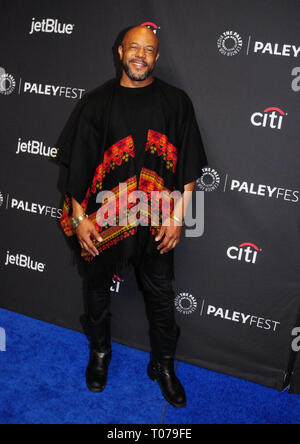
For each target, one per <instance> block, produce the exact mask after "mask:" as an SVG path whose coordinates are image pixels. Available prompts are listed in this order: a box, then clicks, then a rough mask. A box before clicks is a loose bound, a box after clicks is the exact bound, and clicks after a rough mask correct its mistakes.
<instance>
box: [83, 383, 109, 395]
mask: <svg viewBox="0 0 300 444" xmlns="http://www.w3.org/2000/svg"><path fill="white" fill-rule="evenodd" d="M86 385H87V388H88V389H89V391H90V392H92V393H101V392H103V390H104V389H105V386H104V387H101V388H99V389H95V388H93V387H91V386H90V385H89V384H88V383H86Z"/></svg>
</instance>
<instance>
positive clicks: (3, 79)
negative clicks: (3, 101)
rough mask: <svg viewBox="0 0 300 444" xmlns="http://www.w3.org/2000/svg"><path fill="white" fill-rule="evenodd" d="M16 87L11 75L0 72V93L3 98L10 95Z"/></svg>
mask: <svg viewBox="0 0 300 444" xmlns="http://www.w3.org/2000/svg"><path fill="white" fill-rule="evenodd" d="M15 87H16V81H15V79H14V77H13V76H12V75H11V74H7V73H5V72H4V73H3V72H2V73H1V71H0V93H1V94H4V95H5V96H7V95H9V94H11V93H12V92H13V90H14V89H15Z"/></svg>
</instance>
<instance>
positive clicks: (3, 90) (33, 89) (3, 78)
mask: <svg viewBox="0 0 300 444" xmlns="http://www.w3.org/2000/svg"><path fill="white" fill-rule="evenodd" d="M18 84H19V87H18V91H19V94H21V93H24V94H41V95H44V96H52V97H64V98H66V99H77V98H79V99H81V98H82V96H83V94H84V92H85V89H83V88H74V87H72V86H64V85H50V84H43V83H35V82H27V81H24V80H23V79H22V78H19V80H18ZM15 87H16V80H15V78H14V77H13V76H12V75H11V74H7V73H6V72H5V69H4V68H3V67H0V94H4V95H6V96H7V95H9V94H11V93H12V92H13V91H14V90H15Z"/></svg>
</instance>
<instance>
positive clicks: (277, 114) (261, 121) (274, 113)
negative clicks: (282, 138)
mask: <svg viewBox="0 0 300 444" xmlns="http://www.w3.org/2000/svg"><path fill="white" fill-rule="evenodd" d="M284 116H287V113H285V112H284V111H282V109H280V108H277V107H275V106H272V107H270V108H266V109H264V111H263V112H256V113H253V114H252V116H251V123H252V125H254V126H262V127H264V128H266V127H269V128H272V129H278V130H280V129H281V128H282V122H283V118H284Z"/></svg>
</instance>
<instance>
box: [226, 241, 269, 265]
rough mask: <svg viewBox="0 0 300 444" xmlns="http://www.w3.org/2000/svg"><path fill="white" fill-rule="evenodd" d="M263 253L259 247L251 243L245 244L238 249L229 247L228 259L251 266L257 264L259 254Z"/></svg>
mask: <svg viewBox="0 0 300 444" xmlns="http://www.w3.org/2000/svg"><path fill="white" fill-rule="evenodd" d="M259 251H262V250H261V249H260V248H258V246H257V245H255V244H252V243H251V242H244V243H242V244H240V245H239V246H238V247H229V248H228V250H227V257H229V259H232V260H236V261H244V262H247V263H249V264H255V263H256V259H257V255H258V252H259Z"/></svg>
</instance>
